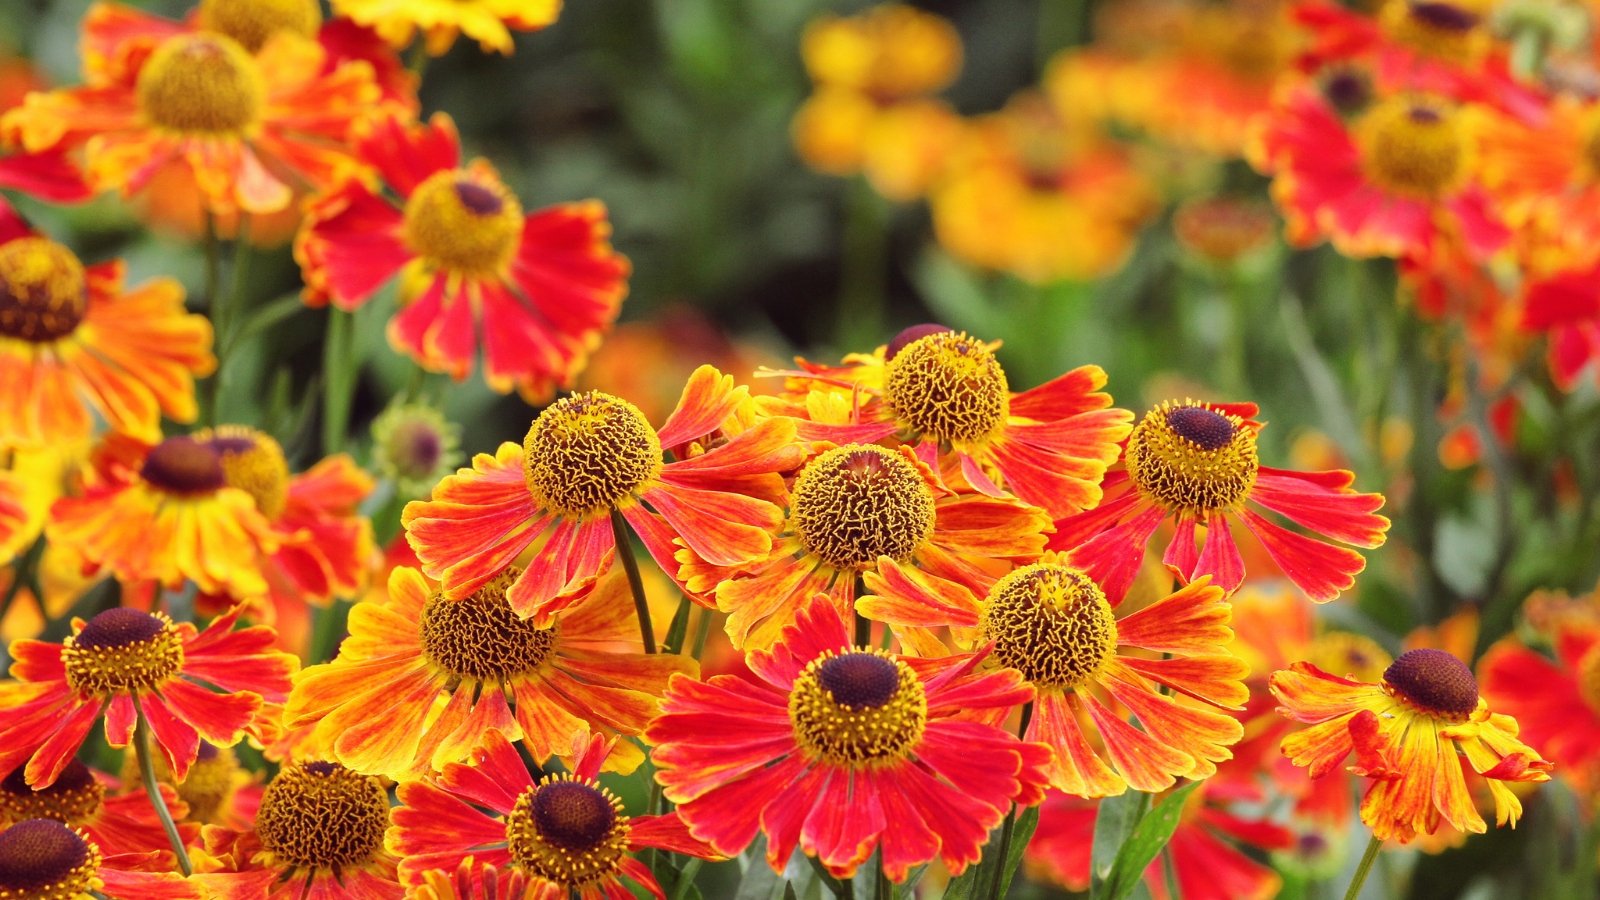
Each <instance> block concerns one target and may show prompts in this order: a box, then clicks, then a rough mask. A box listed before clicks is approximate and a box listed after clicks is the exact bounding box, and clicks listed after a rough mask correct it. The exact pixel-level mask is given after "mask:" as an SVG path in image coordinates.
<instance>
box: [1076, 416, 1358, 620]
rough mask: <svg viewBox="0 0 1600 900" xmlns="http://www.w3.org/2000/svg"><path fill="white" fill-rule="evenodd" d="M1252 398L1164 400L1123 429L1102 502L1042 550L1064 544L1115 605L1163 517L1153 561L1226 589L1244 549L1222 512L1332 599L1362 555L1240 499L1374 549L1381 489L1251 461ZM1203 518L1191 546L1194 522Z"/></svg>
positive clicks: (1310, 588)
mask: <svg viewBox="0 0 1600 900" xmlns="http://www.w3.org/2000/svg"><path fill="white" fill-rule="evenodd" d="M1255 414H1256V406H1255V404H1253V403H1239V404H1222V403H1196V402H1194V401H1188V400H1186V401H1184V402H1182V403H1175V402H1167V403H1163V404H1161V405H1160V406H1157V407H1156V408H1154V409H1152V410H1151V411H1150V412H1149V413H1147V414H1145V417H1144V419H1143V420H1142V421H1140V423H1139V425H1138V426H1137V427H1136V428H1134V430H1133V434H1132V435H1130V436H1129V437H1128V443H1127V446H1126V448H1125V449H1124V450H1123V457H1122V459H1123V465H1124V469H1123V471H1118V472H1111V473H1109V474H1108V475H1107V476H1106V481H1105V489H1106V496H1107V499H1106V501H1105V502H1103V503H1102V504H1100V506H1099V507H1098V508H1096V509H1092V510H1090V511H1088V512H1085V513H1080V514H1078V515H1076V516H1073V517H1071V518H1068V519H1063V520H1061V521H1059V522H1057V523H1056V533H1055V535H1054V536H1052V538H1051V540H1050V545H1051V547H1052V548H1055V549H1060V550H1063V551H1065V552H1066V553H1067V554H1068V556H1069V557H1070V558H1071V561H1072V563H1073V565H1076V566H1078V567H1080V568H1082V569H1083V570H1084V571H1085V572H1088V573H1089V575H1090V576H1092V577H1093V578H1094V580H1095V581H1096V582H1097V583H1099V584H1100V586H1101V587H1102V588H1103V589H1104V590H1105V592H1106V595H1107V596H1108V597H1110V598H1111V599H1112V601H1113V602H1114V603H1116V602H1121V600H1122V596H1123V594H1124V593H1126V591H1127V589H1128V585H1129V584H1131V583H1132V581H1133V577H1134V575H1135V574H1136V573H1137V572H1138V569H1139V563H1140V561H1141V560H1143V559H1144V552H1145V545H1146V544H1147V543H1149V541H1150V537H1151V535H1153V534H1154V533H1155V531H1156V527H1157V526H1158V525H1160V524H1161V523H1162V522H1163V521H1165V520H1167V519H1168V518H1171V519H1172V520H1173V524H1174V531H1173V536H1172V541H1171V543H1169V544H1168V545H1167V548H1166V552H1165V554H1164V555H1163V556H1162V560H1163V561H1164V562H1165V563H1166V564H1167V566H1168V568H1170V569H1172V570H1173V571H1174V572H1176V573H1177V574H1178V576H1179V577H1180V578H1183V579H1184V580H1185V581H1193V580H1194V579H1196V578H1199V577H1200V576H1202V575H1210V576H1211V579H1212V582H1213V583H1215V584H1216V585H1218V586H1220V587H1221V588H1223V589H1224V590H1227V591H1232V590H1234V589H1235V588H1237V587H1238V586H1239V585H1240V583H1242V582H1243V581H1244V575H1245V571H1244V558H1243V557H1242V556H1241V555H1240V553H1239V548H1238V546H1237V545H1236V544H1234V542H1233V534H1232V532H1231V531H1230V530H1229V522H1230V520H1234V521H1239V522H1241V523H1243V524H1244V526H1245V527H1246V528H1248V529H1249V530H1250V532H1251V533H1252V534H1254V535H1255V536H1256V538H1257V539H1258V540H1260V541H1261V544H1262V546H1263V547H1265V548H1266V551H1267V554H1268V555H1269V556H1271V557H1272V560H1273V562H1275V563H1277V564H1278V567H1279V568H1281V569H1282V570H1283V573H1284V575H1285V576H1287V577H1288V578H1289V580H1290V581H1293V582H1294V583H1295V584H1296V585H1297V586H1299V588H1300V589H1301V590H1302V591H1305V593H1306V594H1307V596H1309V597H1310V598H1311V599H1313V600H1316V601H1318V602H1324V601H1328V600H1332V599H1333V598H1334V597H1337V596H1338V595H1339V593H1340V592H1341V591H1344V590H1347V589H1349V587H1350V586H1351V585H1353V584H1354V583H1355V575H1356V573H1357V572H1360V571H1361V570H1362V569H1363V568H1365V567H1366V560H1365V559H1363V558H1362V556H1361V554H1359V553H1357V552H1355V551H1354V550H1348V549H1345V548H1343V547H1335V546H1333V545H1331V544H1328V543H1324V542H1323V541H1319V540H1315V539H1313V538H1309V537H1306V536H1304V535H1302V534H1298V533H1296V532H1293V531H1289V530H1287V529H1285V528H1284V527H1282V526H1281V525H1277V524H1274V523H1273V522H1271V521H1270V520H1268V519H1266V518H1264V517H1262V516H1261V515H1260V514H1259V513H1256V512H1255V511H1253V510H1251V509H1250V508H1249V507H1247V506H1246V504H1247V503H1256V504H1259V505H1260V506H1262V507H1264V508H1266V509H1268V510H1271V511H1273V512H1275V513H1277V514H1279V515H1281V516H1283V517H1284V518H1286V519H1289V520H1290V521H1292V522H1294V523H1295V524H1297V525H1300V526H1303V527H1304V528H1306V529H1308V530H1310V531H1312V532H1315V533H1316V534H1320V535H1323V536H1325V537H1329V538H1332V539H1334V540H1336V541H1338V542H1340V543H1344V544H1353V545H1355V546H1357V547H1365V548H1368V549H1370V548H1374V547H1378V546H1381V545H1382V544H1383V541H1384V538H1385V532H1387V531H1388V529H1389V520H1388V519H1386V518H1384V517H1383V516H1380V515H1377V514H1376V511H1377V509H1378V508H1379V507H1381V506H1383V495H1382V494H1359V493H1356V492H1355V491H1354V490H1351V488H1350V483H1351V482H1352V481H1353V480H1354V479H1355V476H1354V475H1352V474H1351V473H1350V472H1346V471H1329V472H1292V471H1289V470H1287V469H1272V468H1268V467H1266V466H1263V465H1261V463H1260V460H1259V459H1258V457H1257V455H1256V433H1257V432H1258V431H1260V430H1261V428H1262V424H1261V423H1260V422H1256V421H1254V420H1253V419H1251V417H1252V416H1254V415H1255ZM1197 525H1203V526H1205V529H1206V531H1205V542H1204V545H1203V546H1202V547H1201V548H1200V549H1199V552H1198V554H1197V553H1196V545H1195V534H1196V532H1195V527H1196V526H1197Z"/></svg>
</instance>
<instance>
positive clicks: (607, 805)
mask: <svg viewBox="0 0 1600 900" xmlns="http://www.w3.org/2000/svg"><path fill="white" fill-rule="evenodd" d="M613 746H615V739H614V738H613V739H611V740H607V739H605V738H602V737H600V736H599V735H594V736H592V737H591V738H590V739H589V740H587V741H585V740H583V739H582V738H579V739H578V740H577V741H575V742H574V745H573V756H574V760H573V765H572V771H571V773H570V774H566V773H563V774H561V775H547V776H545V777H544V778H541V779H540V780H539V781H538V782H537V783H535V781H534V779H533V776H532V775H531V774H529V772H528V769H527V767H526V766H524V765H523V763H522V758H521V757H520V756H518V755H517V751H516V749H515V748H513V747H512V746H511V744H510V743H509V742H508V741H507V740H506V739H505V736H504V735H502V734H501V733H500V732H498V731H494V730H490V731H489V732H487V733H486V735H485V742H484V746H483V748H482V749H481V750H479V751H478V752H477V753H476V754H475V756H476V761H475V762H474V763H473V764H472V765H465V764H462V763H450V764H448V765H446V766H445V767H444V770H443V772H441V773H440V774H439V775H438V776H437V777H436V778H434V779H432V780H431V781H423V782H417V781H414V782H404V783H402V784H401V785H400V788H399V791H398V796H399V798H400V804H401V805H400V806H399V807H398V808H397V809H395V811H394V828H393V829H392V830H391V831H390V832H389V840H388V843H389V849H390V850H391V851H392V852H393V853H395V854H397V855H399V856H400V857H401V858H402V861H401V863H400V877H401V880H402V881H403V882H405V883H406V884H407V885H409V886H413V887H416V886H420V885H422V884H423V883H424V882H425V881H426V880H427V876H428V874H429V873H430V872H441V871H442V872H459V873H460V876H461V878H462V879H463V880H465V881H466V882H468V883H469V884H470V885H472V887H473V888H475V889H476V890H475V891H472V892H470V894H469V895H470V896H488V897H495V896H504V897H513V898H516V897H528V896H532V897H537V898H559V897H567V896H569V894H568V892H569V891H571V892H575V895H576V896H578V897H580V898H583V900H597V898H601V897H604V898H608V900H629V898H632V897H633V896H634V895H633V893H632V892H631V891H630V890H629V889H628V887H627V886H626V885H625V884H624V883H623V879H627V880H628V881H631V882H633V883H634V884H637V885H639V886H640V887H642V888H644V889H645V890H647V891H649V892H650V893H651V894H652V895H653V896H655V897H657V898H661V900H664V898H665V895H664V894H663V893H662V892H661V886H660V885H659V884H657V883H656V879H655V876H654V875H652V874H651V872H650V868H649V867H648V866H646V865H645V864H644V863H643V862H640V861H639V860H638V859H636V858H634V857H633V856H630V855H629V853H631V852H637V851H639V850H646V849H656V850H667V851H670V852H673V853H682V854H686V855H689V856H698V857H701V858H703V859H716V858H717V854H716V852H715V851H713V850H712V849H711V848H709V847H707V846H706V845H705V844H704V843H702V842H701V841H698V840H696V839H694V838H693V837H690V835H689V832H688V831H687V830H686V829H685V828H684V824H683V821H682V820H681V819H679V818H678V815H677V814H676V813H668V814H666V815H662V816H629V815H627V814H626V813H624V812H623V808H622V801H621V800H618V799H617V797H616V795H615V794H613V793H611V792H610V791H609V790H607V789H606V788H604V787H601V785H600V783H599V782H598V781H597V780H596V778H597V777H598V775H599V774H600V767H601V765H602V763H603V762H604V761H605V758H606V756H607V755H608V754H609V753H610V752H611V749H612V747H613ZM529 891H531V892H532V893H531V894H530V893H528V892H529Z"/></svg>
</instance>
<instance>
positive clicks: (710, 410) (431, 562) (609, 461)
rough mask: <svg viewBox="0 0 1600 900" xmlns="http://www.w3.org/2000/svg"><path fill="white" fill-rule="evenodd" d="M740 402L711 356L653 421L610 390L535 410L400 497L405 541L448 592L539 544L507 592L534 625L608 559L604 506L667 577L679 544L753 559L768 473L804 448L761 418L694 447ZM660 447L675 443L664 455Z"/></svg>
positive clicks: (769, 506) (766, 535)
mask: <svg viewBox="0 0 1600 900" xmlns="http://www.w3.org/2000/svg"><path fill="white" fill-rule="evenodd" d="M748 399H749V392H748V391H747V390H746V389H745V388H743V387H738V388H735V387H734V385H733V379H732V378H731V377H729V376H726V375H723V374H722V373H720V372H718V371H717V370H716V369H713V368H712V367H710V366H701V367H700V368H698V369H696V370H695V372H694V374H693V375H691V376H690V377H689V383H688V384H687V385H685V386H684V389H683V397H682V399H680V400H679V401H678V407H677V409H675V410H673V412H672V415H670V416H668V417H667V421H666V422H665V423H664V424H663V425H662V426H661V428H660V430H656V429H653V428H651V427H650V424H649V423H648V422H646V421H645V419H644V416H643V415H642V414H641V413H640V412H639V410H638V407H635V406H634V405H633V404H631V403H629V402H628V401H626V400H623V399H621V398H619V397H613V396H611V395H610V394H603V393H600V392H599V391H590V392H587V393H583V394H576V395H573V396H570V397H565V398H563V399H561V400H559V401H557V402H556V403H554V404H551V405H550V406H549V407H547V408H546V409H545V410H544V411H543V412H541V413H540V414H539V417H538V418H537V419H535V420H534V422H533V426H532V427H531V428H529V429H528V435H527V437H526V438H525V439H524V440H523V443H522V446H520V447H519V446H518V445H516V444H512V443H509V442H508V443H504V444H501V445H500V449H499V450H498V451H497V452H496V453H495V455H494V456H490V455H488V454H486V453H480V454H478V455H477V456H476V457H474V458H473V460H472V468H471V469H462V470H460V471H459V472H457V473H456V474H455V475H452V476H450V477H449V478H446V479H445V480H443V481H441V482H440V483H439V484H438V486H437V487H435V488H434V490H433V497H432V499H430V500H421V501H417V502H414V503H409V504H407V505H406V508H405V512H404V514H403V515H402V516H401V521H402V523H403V524H404V525H405V528H406V538H407V540H409V541H410V542H411V546H412V547H413V548H415V549H416V551H417V558H418V559H420V560H421V561H422V571H423V572H425V573H426V574H427V575H428V576H429V577H430V578H434V579H437V580H439V581H440V582H441V583H442V587H443V589H444V595H445V597H446V598H447V599H451V600H459V599H461V598H463V597H467V596H469V595H471V594H472V593H473V592H474V591H476V590H478V589H479V588H481V587H483V586H484V585H485V584H487V583H488V582H489V580H490V579H491V578H494V577H495V576H496V575H498V574H499V573H500V572H502V571H504V570H505V569H506V567H507V566H509V565H511V564H512V563H513V561H515V560H516V559H517V558H518V556H519V555H521V554H522V553H523V551H525V550H527V549H528V548H530V547H534V546H535V545H536V542H537V547H536V549H535V550H534V553H533V558H532V560H531V561H530V562H528V563H527V564H526V565H525V567H524V570H523V572H522V573H521V575H519V576H518V577H517V579H516V580H515V581H513V582H512V583H511V586H510V588H509V589H508V590H507V592H506V599H508V600H510V601H511V607H512V609H514V610H516V612H517V614H518V615H519V616H523V617H525V618H526V617H529V616H532V617H533V618H534V619H535V624H538V625H540V626H543V625H547V624H549V621H550V617H551V616H552V615H554V614H555V613H556V612H558V611H560V610H561V609H564V608H565V607H567V606H570V605H571V604H572V603H574V602H575V601H577V600H578V599H579V598H581V597H582V596H583V595H584V594H586V593H588V592H589V591H590V590H591V589H592V588H593V587H594V583H595V581H596V579H598V578H599V577H600V575H601V573H603V572H604V571H605V570H606V568H607V567H608V566H610V564H611V559H612V555H613V554H614V553H615V551H616V540H615V537H614V535H613V530H612V521H611V517H612V515H613V513H615V514H618V515H620V516H621V517H622V518H623V519H625V520H626V521H627V523H628V524H629V525H631V526H632V528H633V530H634V531H635V533H637V534H638V535H639V537H640V539H641V540H642V541H643V542H644V545H645V548H646V549H647V550H649V552H650V555H651V556H652V557H654V558H655V560H656V562H657V563H658V564H659V565H660V566H661V568H662V570H663V571H665V572H667V574H669V575H673V576H676V575H677V572H678V567H679V563H678V561H677V558H676V555H677V553H678V552H679V551H680V550H681V549H682V547H684V546H687V548H688V549H689V550H690V551H691V552H692V553H693V554H694V555H696V556H697V557H699V558H703V559H704V560H705V561H707V562H710V563H712V564H714V565H726V566H736V565H742V564H745V563H749V562H751V561H752V560H755V559H759V558H760V557H762V556H764V555H766V553H767V552H768V551H769V550H770V549H771V547H772V537H771V532H773V531H775V530H776V529H777V527H778V523H779V522H780V521H781V520H782V510H780V509H779V508H778V507H777V505H775V503H774V502H773V501H774V500H777V499H779V498H781V497H782V495H783V479H782V476H781V475H780V474H779V473H780V472H784V471H787V470H789V469H792V468H794V467H795V466H796V465H798V464H799V461H800V457H801V455H802V453H803V450H802V448H801V447H800V445H799V444H797V443H795V437H794V425H793V423H792V422H790V421H789V420H787V419H769V420H766V421H764V422H762V423H760V424H759V425H756V426H755V427H753V428H750V429H748V430H745V431H743V432H741V433H739V434H737V435H736V436H733V437H732V438H731V439H728V440H727V441H726V442H725V443H722V442H718V443H712V442H709V441H708V442H706V444H704V445H701V444H699V443H698V442H700V441H702V440H703V439H704V438H705V437H706V436H707V435H711V434H721V433H722V429H723V426H724V423H725V422H727V421H728V420H730V419H731V418H732V417H734V414H735V412H736V411H737V410H738V409H739V408H740V406H741V405H743V404H744V403H746V402H747V401H748ZM690 445H694V448H693V449H692V450H691V449H690ZM701 446H710V447H711V449H710V450H704V451H703V452H701V451H700V450H699V448H700V447H701ZM664 449H674V450H683V451H684V452H681V453H679V452H675V453H674V456H675V457H676V458H675V459H674V460H673V461H672V462H665V461H664V459H663V450H664ZM541 539H542V540H541ZM679 541H681V542H682V543H681V544H679V543H678V542H679Z"/></svg>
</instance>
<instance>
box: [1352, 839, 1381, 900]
mask: <svg viewBox="0 0 1600 900" xmlns="http://www.w3.org/2000/svg"><path fill="white" fill-rule="evenodd" d="M1382 847H1383V841H1380V840H1378V838H1377V836H1373V838H1372V839H1371V840H1369V841H1367V852H1365V853H1363V854H1361V864H1360V865H1358V866H1356V877H1355V878H1354V879H1352V880H1351V882H1350V889H1349V890H1347V891H1345V892H1344V900H1356V898H1357V897H1359V896H1361V885H1362V884H1363V883H1365V882H1366V880H1367V873H1368V872H1370V871H1372V861H1373V860H1375V859H1377V858H1378V850H1379V849H1380V848H1382Z"/></svg>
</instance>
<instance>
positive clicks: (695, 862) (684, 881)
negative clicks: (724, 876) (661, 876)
mask: <svg viewBox="0 0 1600 900" xmlns="http://www.w3.org/2000/svg"><path fill="white" fill-rule="evenodd" d="M703 862H705V860H702V859H700V858H699V857H697V856H691V857H689V860H688V861H687V862H685V863H684V864H683V871H681V872H679V873H678V880H677V881H674V882H673V883H672V894H671V895H670V896H669V897H668V898H667V900H683V898H684V897H685V896H687V895H688V893H689V888H690V887H691V886H693V885H694V876H695V873H696V872H699V871H700V864H701V863H703Z"/></svg>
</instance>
